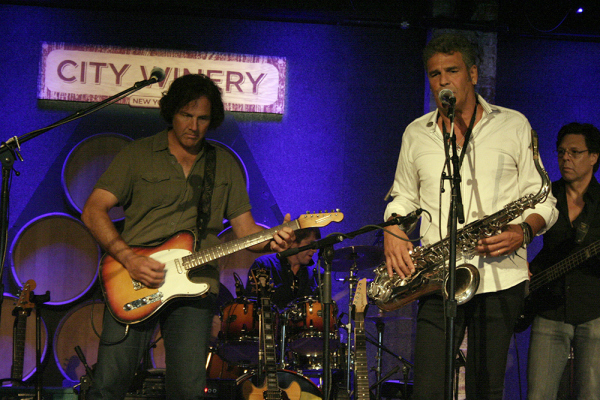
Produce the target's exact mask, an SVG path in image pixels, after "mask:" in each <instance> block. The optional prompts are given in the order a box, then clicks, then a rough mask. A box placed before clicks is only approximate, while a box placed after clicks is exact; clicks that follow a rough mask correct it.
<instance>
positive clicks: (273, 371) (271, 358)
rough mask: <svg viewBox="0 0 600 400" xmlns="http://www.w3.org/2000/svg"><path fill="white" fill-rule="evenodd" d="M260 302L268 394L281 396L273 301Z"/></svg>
mask: <svg viewBox="0 0 600 400" xmlns="http://www.w3.org/2000/svg"><path fill="white" fill-rule="evenodd" d="M260 301H261V316H262V332H263V349H264V355H265V374H266V378H265V380H266V383H267V393H272V394H279V393H280V390H279V380H278V379H277V358H276V355H275V334H274V325H275V318H274V315H273V311H272V309H271V300H270V299H269V298H268V297H262V298H261V300H260ZM275 397H277V396H275ZM266 398H267V397H266ZM268 398H272V397H268ZM277 398H278V397H277Z"/></svg>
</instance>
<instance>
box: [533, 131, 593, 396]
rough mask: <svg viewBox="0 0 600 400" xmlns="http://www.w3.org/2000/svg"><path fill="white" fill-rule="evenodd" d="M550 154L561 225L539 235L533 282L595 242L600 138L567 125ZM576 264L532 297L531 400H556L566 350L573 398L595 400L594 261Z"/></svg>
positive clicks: (584, 259) (588, 257) (589, 257)
mask: <svg viewBox="0 0 600 400" xmlns="http://www.w3.org/2000/svg"><path fill="white" fill-rule="evenodd" d="M556 148H557V153H558V165H559V168H560V173H561V175H562V179H560V180H558V181H556V182H553V183H552V192H553V194H554V196H555V197H556V199H557V204H556V207H557V209H558V210H559V217H558V220H557V221H556V224H555V225H554V226H553V227H552V228H551V229H549V230H548V232H546V233H545V234H544V247H543V248H542V250H541V251H540V253H539V254H538V255H537V256H536V257H535V259H534V260H533V261H532V263H531V266H530V267H531V272H532V274H533V279H534V280H535V279H536V274H539V273H541V272H544V274H546V273H547V272H548V271H547V270H548V269H549V268H552V266H554V265H555V264H557V262H559V261H560V260H563V259H566V258H567V257H568V256H569V255H570V254H573V253H575V252H577V251H579V250H581V249H583V248H585V247H586V246H588V245H590V244H591V243H594V242H597V241H598V240H600V208H598V203H600V185H599V184H598V181H597V180H596V178H595V177H594V172H596V171H597V170H598V165H599V160H598V159H599V156H600V131H599V130H598V129H597V128H596V127H594V126H593V125H591V124H579V123H570V124H568V125H565V126H563V127H562V128H561V129H560V131H559V132H558V138H557V140H556ZM584 253H585V252H584ZM577 262H578V263H579V265H578V266H577V267H575V268H573V269H572V270H570V271H569V272H567V273H566V274H564V275H562V276H560V277H559V276H556V278H557V279H555V280H554V281H553V282H552V283H551V284H550V285H549V287H547V288H540V289H538V290H536V291H535V292H532V296H534V297H535V295H538V296H539V295H540V293H541V294H545V297H544V301H543V302H542V303H543V304H544V307H543V309H541V310H538V312H537V315H536V317H535V319H534V321H533V325H532V328H531V341H530V345H529V363H528V392H529V393H528V398H529V400H552V399H556V396H557V393H558V388H559V384H560V380H561V376H562V374H563V371H564V369H565V365H566V363H567V360H568V358H569V354H570V351H571V347H573V349H574V356H575V382H574V383H575V386H574V387H575V392H576V393H575V398H577V399H588V400H592V399H596V400H597V399H600V368H599V367H598V366H599V365H600V364H599V361H598V360H600V260H599V259H598V257H592V254H587V255H584V256H582V257H579V259H578V260H577ZM557 275H558V274H557ZM538 276H539V275H538Z"/></svg>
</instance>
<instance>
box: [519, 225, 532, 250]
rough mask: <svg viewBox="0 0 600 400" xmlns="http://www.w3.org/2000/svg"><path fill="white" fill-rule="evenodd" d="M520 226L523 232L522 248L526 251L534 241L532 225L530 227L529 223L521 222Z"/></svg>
mask: <svg viewBox="0 0 600 400" xmlns="http://www.w3.org/2000/svg"><path fill="white" fill-rule="evenodd" d="M519 226H520V227H521V229H522V230H523V244H522V245H521V247H522V248H524V249H526V248H527V246H528V245H529V244H530V243H531V241H532V240H533V229H531V225H529V224H528V223H527V222H521V223H520V224H519Z"/></svg>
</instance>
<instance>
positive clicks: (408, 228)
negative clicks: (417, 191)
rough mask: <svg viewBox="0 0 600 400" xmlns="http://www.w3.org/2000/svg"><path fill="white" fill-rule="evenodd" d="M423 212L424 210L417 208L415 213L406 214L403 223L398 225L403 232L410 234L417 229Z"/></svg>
mask: <svg viewBox="0 0 600 400" xmlns="http://www.w3.org/2000/svg"><path fill="white" fill-rule="evenodd" d="M422 212H423V209H422V208H417V209H416V210H415V211H413V212H411V213H408V214H406V216H405V217H404V219H403V221H402V223H400V224H398V226H399V227H400V229H401V230H403V231H404V232H406V233H407V234H410V233H411V232H412V231H414V230H415V228H416V227H417V221H418V220H419V218H420V217H421V213H422Z"/></svg>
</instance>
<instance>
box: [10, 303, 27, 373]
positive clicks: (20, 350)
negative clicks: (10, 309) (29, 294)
mask: <svg viewBox="0 0 600 400" xmlns="http://www.w3.org/2000/svg"><path fill="white" fill-rule="evenodd" d="M26 327H27V313H26V312H25V311H19V312H18V313H17V316H16V318H15V324H14V325H13V357H12V367H11V371H10V377H11V379H14V380H19V381H20V380H22V379H23V361H24V359H25V330H26Z"/></svg>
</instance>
